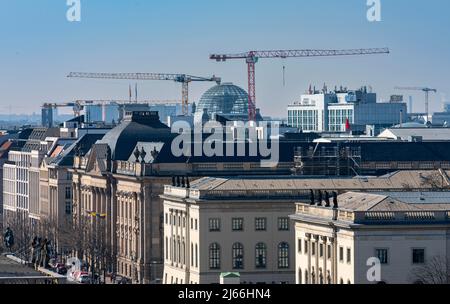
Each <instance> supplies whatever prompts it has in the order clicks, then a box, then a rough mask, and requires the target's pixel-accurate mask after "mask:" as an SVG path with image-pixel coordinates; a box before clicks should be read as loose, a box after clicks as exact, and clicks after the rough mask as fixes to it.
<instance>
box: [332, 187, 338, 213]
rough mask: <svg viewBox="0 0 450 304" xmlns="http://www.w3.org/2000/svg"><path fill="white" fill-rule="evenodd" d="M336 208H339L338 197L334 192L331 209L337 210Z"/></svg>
mask: <svg viewBox="0 0 450 304" xmlns="http://www.w3.org/2000/svg"><path fill="white" fill-rule="evenodd" d="M338 208H339V202H338V195H337V192H336V191H334V192H333V209H338Z"/></svg>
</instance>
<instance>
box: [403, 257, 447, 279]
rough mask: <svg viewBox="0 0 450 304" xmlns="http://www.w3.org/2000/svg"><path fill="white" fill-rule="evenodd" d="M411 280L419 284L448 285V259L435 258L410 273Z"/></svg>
mask: <svg viewBox="0 0 450 304" xmlns="http://www.w3.org/2000/svg"><path fill="white" fill-rule="evenodd" d="M412 279H413V281H414V282H416V283H420V284H438V285H442V284H450V259H449V258H447V257H442V256H436V257H434V258H432V259H431V260H430V261H428V262H427V263H426V264H424V265H423V266H421V267H418V268H416V269H414V270H413V272H412Z"/></svg>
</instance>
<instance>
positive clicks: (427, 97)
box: [395, 87, 437, 122]
mask: <svg viewBox="0 0 450 304" xmlns="http://www.w3.org/2000/svg"><path fill="white" fill-rule="evenodd" d="M395 89H396V90H403V91H422V92H424V93H425V113H426V115H427V122H428V121H429V119H430V93H437V90H436V89H431V88H428V87H396V88H395Z"/></svg>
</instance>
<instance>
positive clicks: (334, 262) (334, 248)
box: [329, 238, 338, 284]
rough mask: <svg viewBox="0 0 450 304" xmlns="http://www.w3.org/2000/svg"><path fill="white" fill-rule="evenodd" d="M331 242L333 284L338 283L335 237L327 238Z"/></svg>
mask: <svg viewBox="0 0 450 304" xmlns="http://www.w3.org/2000/svg"><path fill="white" fill-rule="evenodd" d="M329 241H330V243H331V252H332V253H331V278H332V283H333V284H338V279H337V261H338V259H337V246H336V239H335V238H330V239H329Z"/></svg>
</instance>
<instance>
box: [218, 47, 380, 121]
mask: <svg viewBox="0 0 450 304" xmlns="http://www.w3.org/2000/svg"><path fill="white" fill-rule="evenodd" d="M370 54H389V49H388V48H373V49H351V50H278V51H250V52H247V53H241V54H228V55H227V54H213V55H210V57H209V58H210V59H212V60H216V61H217V62H224V61H227V60H230V59H245V61H246V63H247V69H248V108H249V109H248V115H249V121H255V120H256V76H255V65H256V63H257V62H258V60H259V59H260V58H281V59H286V58H292V57H330V56H350V55H370Z"/></svg>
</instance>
